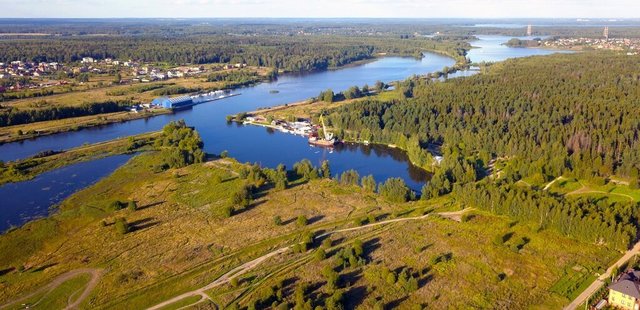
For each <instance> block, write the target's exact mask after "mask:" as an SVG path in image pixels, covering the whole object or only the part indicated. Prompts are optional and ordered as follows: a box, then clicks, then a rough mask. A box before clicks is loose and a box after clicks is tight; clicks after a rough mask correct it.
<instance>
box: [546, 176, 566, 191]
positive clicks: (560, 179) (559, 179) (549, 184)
mask: <svg viewBox="0 0 640 310" xmlns="http://www.w3.org/2000/svg"><path fill="white" fill-rule="evenodd" d="M562 180H564V177H563V176H559V177H557V178H555V179H553V181H551V182H549V183H548V184H547V185H545V187H544V188H543V189H542V190H543V191H546V190H548V189H549V188H550V187H551V186H552V185H553V184H555V183H556V182H558V181H562Z"/></svg>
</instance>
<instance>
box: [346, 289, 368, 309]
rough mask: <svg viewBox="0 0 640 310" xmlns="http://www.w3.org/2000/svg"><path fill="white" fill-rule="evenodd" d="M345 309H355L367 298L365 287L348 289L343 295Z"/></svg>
mask: <svg viewBox="0 0 640 310" xmlns="http://www.w3.org/2000/svg"><path fill="white" fill-rule="evenodd" d="M344 297H345V303H344V306H345V309H355V308H356V307H357V306H358V305H360V304H361V303H362V302H363V301H364V299H365V298H366V297H367V287H366V286H357V287H352V288H351V289H349V290H348V291H347V292H346V293H345V294H344Z"/></svg>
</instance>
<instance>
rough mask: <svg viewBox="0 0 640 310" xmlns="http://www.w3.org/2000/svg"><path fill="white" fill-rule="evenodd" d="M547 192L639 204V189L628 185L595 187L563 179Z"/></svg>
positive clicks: (610, 184) (583, 181)
mask: <svg viewBox="0 0 640 310" xmlns="http://www.w3.org/2000/svg"><path fill="white" fill-rule="evenodd" d="M549 191H551V192H552V193H558V194H563V195H565V196H567V197H571V196H574V197H582V196H592V197H604V198H607V199H609V200H610V201H620V202H629V201H632V202H639V201H640V189H632V188H630V187H629V185H625V184H617V183H614V182H609V183H607V184H605V185H597V184H593V183H590V182H588V181H585V180H578V179H575V178H565V179H563V180H560V181H558V182H556V183H555V184H553V185H552V186H551V187H550V188H549Z"/></svg>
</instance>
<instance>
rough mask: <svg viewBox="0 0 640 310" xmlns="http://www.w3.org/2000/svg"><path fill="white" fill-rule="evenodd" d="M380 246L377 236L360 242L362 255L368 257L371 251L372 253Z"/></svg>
mask: <svg viewBox="0 0 640 310" xmlns="http://www.w3.org/2000/svg"><path fill="white" fill-rule="evenodd" d="M380 247H381V245H380V238H378V237H376V238H373V239H371V240H367V241H365V242H363V243H362V249H363V251H364V253H363V256H364V257H365V258H367V259H368V257H369V256H370V255H371V253H373V252H374V251H375V250H377V249H379V248H380Z"/></svg>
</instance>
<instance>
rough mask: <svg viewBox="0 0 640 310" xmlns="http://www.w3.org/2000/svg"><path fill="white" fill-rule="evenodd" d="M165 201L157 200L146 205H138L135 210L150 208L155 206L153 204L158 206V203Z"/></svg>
mask: <svg viewBox="0 0 640 310" xmlns="http://www.w3.org/2000/svg"><path fill="white" fill-rule="evenodd" d="M165 202H166V201H164V200H163V201H159V202H154V203H150V204H148V205H144V206H140V207H138V208H137V209H136V210H144V209H148V208H152V207H155V206H159V205H161V204H163V203H165Z"/></svg>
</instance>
